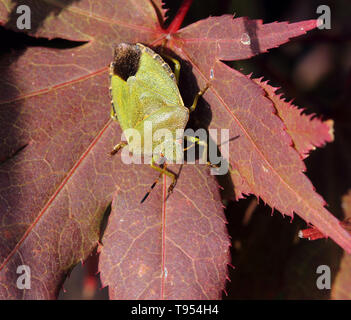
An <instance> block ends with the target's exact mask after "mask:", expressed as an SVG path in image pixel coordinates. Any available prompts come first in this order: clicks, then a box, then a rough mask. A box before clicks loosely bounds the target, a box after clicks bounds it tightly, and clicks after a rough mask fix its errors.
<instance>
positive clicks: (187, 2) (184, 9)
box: [166, 0, 193, 33]
mask: <svg viewBox="0 0 351 320" xmlns="http://www.w3.org/2000/svg"><path fill="white" fill-rule="evenodd" d="M192 2H193V0H183V3H182V4H181V6H180V8H179V10H178V12H177V14H176V16H175V18H174V19H173V21H172V22H171V24H170V25H169V26H168V28H167V29H166V31H167V32H168V33H175V32H177V31H178V30H179V28H180V26H181V25H182V23H183V20H184V18H185V16H186V14H187V13H188V10H189V8H190V6H191V4H192Z"/></svg>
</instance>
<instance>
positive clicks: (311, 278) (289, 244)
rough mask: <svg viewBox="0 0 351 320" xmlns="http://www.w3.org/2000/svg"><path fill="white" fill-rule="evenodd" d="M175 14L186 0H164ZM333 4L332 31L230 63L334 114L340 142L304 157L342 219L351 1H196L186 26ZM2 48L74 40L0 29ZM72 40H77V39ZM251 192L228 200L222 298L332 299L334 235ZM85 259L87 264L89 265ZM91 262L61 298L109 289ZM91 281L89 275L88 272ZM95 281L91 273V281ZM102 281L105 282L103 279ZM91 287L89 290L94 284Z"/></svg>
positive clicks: (303, 14) (350, 176)
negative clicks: (325, 277)
mask: <svg viewBox="0 0 351 320" xmlns="http://www.w3.org/2000/svg"><path fill="white" fill-rule="evenodd" d="M165 2H166V7H168V8H170V10H169V12H168V16H169V17H170V19H169V20H168V21H171V20H172V18H173V17H174V16H175V14H176V12H177V10H178V8H179V6H180V3H181V2H182V1H180V0H177V1H167V0H165ZM322 4H323V5H328V6H329V7H330V8H331V14H332V17H331V18H332V20H331V21H332V22H331V23H332V25H331V27H332V28H331V30H314V31H311V32H309V33H308V34H307V35H305V36H302V37H299V38H297V39H294V40H292V41H291V42H289V43H288V44H285V45H283V46H281V47H280V48H277V49H272V50H270V52H269V53H265V54H262V55H259V56H257V57H254V58H252V59H250V60H243V61H237V62H233V63H232V64H231V65H232V66H233V67H234V68H236V69H239V70H241V69H242V70H241V71H242V72H243V73H245V74H249V73H251V72H252V73H253V75H254V77H261V76H263V77H264V78H265V79H267V80H270V84H271V85H273V86H277V87H281V88H282V89H281V90H280V92H283V93H284V95H285V97H286V98H288V99H289V100H291V99H294V104H295V105H297V106H299V107H303V108H306V111H305V112H306V113H316V114H317V115H319V116H321V117H322V118H323V119H328V118H331V119H333V120H334V121H335V142H333V143H331V144H328V145H327V146H326V147H325V148H322V149H317V150H315V151H314V152H312V153H311V155H310V156H309V158H307V159H306V161H305V163H306V166H307V175H308V177H309V178H310V179H311V181H312V182H313V184H314V186H315V187H316V191H317V192H318V193H319V194H321V195H322V196H323V197H324V199H325V200H326V201H327V203H328V204H329V208H328V209H329V210H330V211H331V212H332V213H334V214H335V215H336V216H337V217H339V218H341V219H342V210H341V196H342V195H344V194H345V193H346V192H347V190H348V189H350V188H351V151H350V150H351V149H350V141H351V127H350V124H351V104H350V102H349V101H350V98H351V19H350V16H351V2H350V1H348V0H329V1H323V2H320V1H318V0H308V1H306V0H285V1H268V0H250V1H248V0H221V1H218V0H217V1H216V0H194V3H193V5H192V7H191V8H190V11H189V12H188V14H187V17H186V18H185V21H184V23H183V26H185V25H188V24H191V23H193V22H195V21H197V20H200V19H203V18H206V17H208V16H210V15H211V16H216V15H222V14H225V13H229V14H235V16H237V17H240V16H248V17H250V18H251V19H262V20H263V21H264V22H265V23H269V22H274V21H290V22H297V21H301V20H305V19H316V18H317V17H318V14H317V13H316V10H317V7H318V6H319V5H322ZM0 37H1V39H2V50H9V49H10V48H16V49H18V48H22V47H25V46H27V45H35V46H53V47H69V46H73V44H71V43H70V42H69V41H66V40H62V39H56V40H51V41H48V40H45V39H35V38H32V37H28V36H25V35H18V34H15V33H12V32H8V31H5V30H4V29H3V28H0ZM74 45H77V43H75V44H74ZM255 199H256V198H254V197H249V198H248V199H245V200H241V201H239V202H237V203H234V202H230V203H228V205H227V210H226V215H227V219H228V222H229V224H228V230H229V233H230V235H231V237H232V259H233V261H232V264H233V265H234V266H235V270H233V269H231V268H229V277H230V279H231V282H228V284H227V288H226V291H227V294H228V296H226V295H225V294H224V295H223V297H224V298H225V299H329V298H330V291H329V290H326V291H320V290H318V289H317V288H316V285H315V281H316V278H317V276H318V275H316V268H317V266H318V265H320V264H326V265H329V266H330V267H331V269H332V277H333V278H334V277H335V275H336V273H337V271H338V268H339V264H340V259H341V257H342V250H341V249H340V248H338V247H337V245H336V244H334V243H333V242H332V241H331V240H324V239H323V240H317V241H314V242H309V241H308V240H300V239H298V237H297V233H298V231H299V230H300V229H303V228H305V227H306V224H305V223H304V222H303V221H302V220H301V219H300V218H299V217H297V216H296V217H295V218H294V220H293V221H292V223H291V222H290V219H289V218H283V216H282V215H281V214H280V213H279V212H274V213H273V215H271V209H270V208H269V207H265V206H264V205H263V204H262V203H260V204H259V205H258V206H256V200H255ZM87 266H88V267H87ZM89 268H90V269H91V270H93V269H94V259H90V262H87V264H86V265H85V266H84V267H82V266H81V265H79V266H77V267H76V268H75V269H74V270H73V272H72V274H71V276H70V278H69V279H67V281H66V283H65V284H64V287H65V290H66V292H61V293H60V298H61V299H82V298H93V299H105V298H107V290H106V289H103V290H100V289H97V290H95V289H94V282H91V284H92V286H91V287H89V286H88V285H85V286H83V275H84V274H85V273H86V272H87V270H88V269H89ZM90 280H91V279H90ZM91 281H93V280H91ZM98 286H100V284H98ZM89 288H91V289H89Z"/></svg>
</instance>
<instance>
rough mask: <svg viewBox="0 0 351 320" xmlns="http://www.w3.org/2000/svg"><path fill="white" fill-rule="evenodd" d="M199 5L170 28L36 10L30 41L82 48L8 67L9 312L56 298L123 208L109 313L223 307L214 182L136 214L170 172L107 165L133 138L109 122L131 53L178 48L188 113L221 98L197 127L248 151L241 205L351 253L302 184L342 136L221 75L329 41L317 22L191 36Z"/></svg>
mask: <svg viewBox="0 0 351 320" xmlns="http://www.w3.org/2000/svg"><path fill="white" fill-rule="evenodd" d="M191 2H192V1H184V3H183V5H182V7H181V9H180V11H179V13H178V15H177V16H176V18H175V19H174V20H173V22H172V23H171V24H170V26H169V27H168V28H167V29H164V27H163V26H164V20H165V10H164V9H163V8H162V3H161V1H160V0H155V1H148V0H145V1H138V2H135V1H122V0H118V1H116V0H115V1H112V0H111V1H110V0H108V1H105V2H104V6H103V7H101V6H100V5H99V3H98V2H93V3H91V2H89V1H85V0H82V1H78V2H73V1H68V2H49V3H46V2H43V3H40V6H38V5H37V2H36V1H32V2H31V1H29V5H30V7H31V10H32V29H31V30H29V31H28V34H30V35H32V36H36V37H45V38H48V39H52V38H63V39H67V40H73V41H80V42H82V41H83V42H84V44H82V45H80V46H76V47H74V48H69V49H65V50H60V49H57V48H47V47H27V48H26V49H25V50H20V51H15V52H10V53H7V54H5V55H3V56H2V59H1V62H0V68H1V69H2V71H3V75H4V76H3V77H2V79H0V81H1V86H2V88H3V89H2V90H1V92H0V101H1V104H0V123H1V127H0V159H1V161H2V162H1V165H0V216H1V225H0V239H1V242H0V283H1V284H2V285H1V286H0V297H1V298H25V299H26V298H55V297H56V296H57V294H58V291H59V288H60V285H61V283H62V282H63V281H64V279H65V277H66V274H67V273H68V271H69V270H70V269H71V268H72V267H73V266H74V265H75V264H77V262H78V261H80V260H81V259H85V258H86V257H87V256H88V255H89V254H90V253H91V252H92V251H93V249H94V248H95V247H96V245H97V243H98V241H99V238H100V237H101V228H100V226H101V221H102V218H103V215H104V212H105V210H106V208H107V207H108V205H109V204H110V203H111V201H112V200H113V202H112V212H111V215H110V217H109V222H108V226H107V230H106V232H105V234H104V237H103V238H102V244H103V246H102V248H101V255H100V271H101V278H102V281H103V284H104V285H109V290H110V297H111V298H116V299H117V298H119V299H123V298H129V299H136V298H145V299H154V298H155V299H156V298H162V299H170V298H173V299H180V298H191V299H203V298H219V297H220V296H221V292H222V290H223V289H224V285H225V281H226V277H227V264H228V263H229V261H230V259H229V239H228V235H227V231H226V226H225V223H226V221H225V218H224V214H223V208H222V204H221V199H220V195H219V191H218V187H217V182H216V180H215V178H214V177H213V176H211V174H210V172H209V168H207V167H205V166H199V165H196V166H194V165H185V166H184V167H183V168H182V170H181V172H180V174H179V179H178V183H177V186H176V188H175V190H174V193H173V194H172V195H171V196H170V197H169V198H168V199H167V201H166V192H165V190H166V185H167V184H168V183H169V182H168V181H167V180H166V178H164V179H163V184H159V186H158V187H156V188H155V190H154V191H153V192H152V194H151V195H150V198H149V199H148V201H147V202H145V203H144V204H142V205H140V204H139V201H136V199H141V198H142V196H143V194H145V190H147V188H148V186H149V185H150V184H151V183H152V182H153V180H154V179H155V177H156V176H157V173H155V172H153V171H152V170H151V169H150V168H148V167H147V166H145V165H126V164H123V163H122V162H121V160H120V158H119V157H118V156H115V157H110V156H109V151H110V150H111V148H112V147H113V146H114V145H115V144H116V143H117V142H119V140H120V136H121V130H120V128H119V125H118V124H117V123H115V122H113V121H112V120H111V119H110V117H109V109H110V102H109V96H108V86H109V85H108V70H107V65H108V64H109V62H110V60H111V55H112V46H113V45H114V44H116V43H119V42H141V43H144V44H146V45H148V46H150V47H152V48H154V49H155V50H157V48H159V46H162V45H164V44H165V48H164V49H165V50H168V51H169V53H170V54H172V55H174V56H177V57H178V58H180V59H181V60H182V62H183V63H182V70H185V71H184V73H183V74H185V75H186V76H183V77H182V78H181V92H185V90H183V89H184V88H187V90H186V91H187V92H186V93H185V94H184V101H185V102H187V101H188V100H189V101H190V99H191V98H193V96H194V95H195V93H196V91H197V90H198V89H199V88H203V87H204V86H205V84H206V83H208V82H210V83H211V86H210V88H209V90H207V92H206V94H205V95H204V96H203V99H204V100H203V101H202V108H201V105H200V107H199V109H198V110H197V111H196V113H195V115H194V118H195V119H201V118H202V119H204V120H205V121H207V123H209V125H208V128H209V129H221V128H227V129H229V132H230V137H238V138H237V139H235V140H234V141H231V142H230V152H229V158H228V159H227V160H228V161H229V162H230V164H231V166H232V168H233V170H232V171H231V178H232V181H233V183H234V188H235V194H236V198H237V199H239V198H241V197H242V196H243V195H244V194H255V195H256V196H257V197H260V198H262V199H263V200H264V201H265V202H266V203H267V204H269V205H270V206H271V207H272V208H276V209H278V210H279V211H280V212H281V213H283V214H285V215H290V216H292V215H293V212H296V213H297V214H299V215H300V216H301V217H302V218H304V219H305V220H306V221H307V222H308V223H312V224H313V225H314V226H316V227H317V228H318V229H319V230H322V232H323V233H324V234H326V235H327V236H329V237H331V238H332V239H334V241H336V242H337V243H338V244H339V245H340V246H342V247H343V248H344V249H346V250H348V251H351V236H350V235H349V233H348V232H347V231H345V230H344V228H342V227H341V226H340V225H339V222H338V220H337V219H336V218H335V217H334V216H333V215H332V214H330V213H329V212H328V211H327V210H326V209H325V208H324V204H325V203H324V201H323V199H322V198H321V197H320V196H319V195H318V194H317V193H316V192H315V191H314V188H313V186H312V184H311V182H310V181H309V180H308V179H307V177H306V176H305V175H304V171H305V166H304V163H303V161H302V158H303V157H305V156H306V153H307V152H308V151H309V150H311V148H312V147H313V146H321V145H323V144H324V142H326V141H331V140H332V135H331V133H330V132H331V130H330V128H331V122H321V121H320V120H318V119H311V118H310V117H306V116H303V115H301V114H300V111H298V110H297V109H296V108H295V107H293V106H292V105H291V104H289V103H286V102H284V101H283V100H281V99H280V97H279V96H277V95H276V94H275V89H274V88H272V87H270V86H269V85H268V84H267V83H264V82H262V81H260V80H253V79H251V78H250V77H248V76H245V75H243V74H241V73H240V72H238V71H236V70H234V69H232V68H230V67H228V66H227V65H226V64H225V63H223V62H222V61H229V60H240V59H247V58H250V57H252V56H254V55H257V54H259V53H262V52H266V51H267V50H268V49H270V48H274V47H277V46H279V45H281V44H283V43H285V42H287V41H288V40H289V39H290V38H292V37H296V36H299V35H302V34H304V33H306V32H307V31H308V30H311V29H313V28H315V27H316V21H315V20H310V21H303V22H299V23H291V24H289V23H286V22H282V23H270V24H262V22H261V21H260V20H249V19H247V18H233V17H232V16H230V15H224V16H221V17H211V18H208V19H205V20H201V21H198V22H196V23H194V24H192V25H189V26H187V27H185V28H182V29H179V28H180V26H181V24H182V21H183V18H184V16H185V14H186V12H187V10H188V8H189V6H190V4H191ZM16 18H17V16H16V7H15V5H14V3H12V2H11V1H10V0H4V1H2V2H1V3H0V20H1V21H2V23H3V24H4V25H5V27H6V28H8V29H12V30H15V31H17V27H16ZM190 69H191V72H190ZM204 101H206V102H207V105H208V106H209V107H210V109H211V113H212V119H209V117H207V113H206V112H205V110H204V109H205V108H204ZM195 122H196V121H195ZM199 123H200V121H199ZM307 126H310V127H307ZM311 128H313V130H311ZM171 169H172V170H174V171H176V172H178V171H179V168H178V167H177V166H173V167H171ZM23 264H26V265H28V266H30V268H31V274H32V283H31V290H19V289H18V288H17V286H16V279H17V277H18V275H17V273H16V270H17V266H18V265H23Z"/></svg>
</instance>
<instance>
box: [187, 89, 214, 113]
mask: <svg viewBox="0 0 351 320" xmlns="http://www.w3.org/2000/svg"><path fill="white" fill-rule="evenodd" d="M209 87H210V84H209V83H207V84H206V87H205V88H203V89H202V90H200V91H199V92H198V93H197V94H196V96H195V98H194V102H193V104H192V105H191V107H190V108H189V111H190V112H193V111H194V110H195V108H196V105H197V101H198V100H199V98H200V97H201V96H202V95H203V94H204V93H205V92H206V90H207V89H208V88H209Z"/></svg>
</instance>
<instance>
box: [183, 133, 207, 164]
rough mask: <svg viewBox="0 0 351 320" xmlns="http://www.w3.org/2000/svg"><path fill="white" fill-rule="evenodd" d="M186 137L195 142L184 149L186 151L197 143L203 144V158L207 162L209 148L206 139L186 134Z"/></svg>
mask: <svg viewBox="0 0 351 320" xmlns="http://www.w3.org/2000/svg"><path fill="white" fill-rule="evenodd" d="M184 138H185V139H187V140H189V141H190V142H192V143H193V144H192V145H190V146H189V147H187V148H185V149H184V150H183V151H186V150H188V149H190V148H192V147H194V146H195V144H198V145H199V146H203V147H204V151H203V153H202V159H203V161H204V162H205V161H206V159H207V149H208V144H207V142H206V141H202V140H200V139H199V138H197V137H192V136H184ZM206 163H207V164H209V163H210V162H209V161H206Z"/></svg>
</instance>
